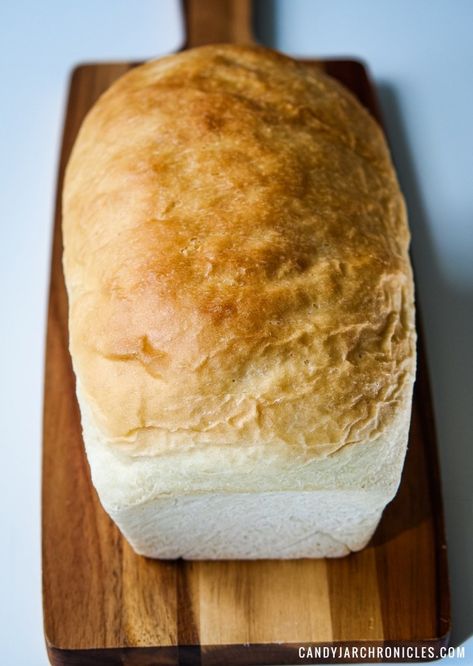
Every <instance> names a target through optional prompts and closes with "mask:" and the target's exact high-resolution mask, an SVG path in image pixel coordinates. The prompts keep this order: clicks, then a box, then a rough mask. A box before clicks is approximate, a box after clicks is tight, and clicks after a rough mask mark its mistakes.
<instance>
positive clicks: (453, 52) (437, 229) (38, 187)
mask: <svg viewBox="0 0 473 666" xmlns="http://www.w3.org/2000/svg"><path fill="white" fill-rule="evenodd" d="M264 4H266V2H265V3H264ZM137 6H139V12H137V10H136V8H137ZM270 9H271V7H268V6H267V7H266V11H267V12H269V11H270ZM275 14H276V16H275V19H276V20H275V21H273V24H274V26H275V28H277V30H275V38H276V42H275V43H276V45H278V46H279V47H280V48H282V49H286V50H288V51H289V52H292V53H300V54H303V53H305V54H307V55H333V54H339V55H340V54H350V55H357V56H361V57H363V58H365V59H366V60H367V61H368V62H369V64H370V66H371V68H372V71H373V73H374V75H375V77H376V80H377V82H378V83H380V84H382V85H383V88H382V90H383V105H384V107H385V116H386V119H387V125H388V129H389V132H390V136H391V138H392V140H393V144H394V153H395V157H396V160H397V163H398V166H399V170H400V176H401V180H402V184H403V186H404V190H405V192H406V194H407V197H408V201H409V205H410V210H411V224H412V229H413V237H414V258H415V263H416V269H417V281H418V286H419V291H420V301H421V303H422V306H423V310H424V320H425V325H426V329H427V331H426V332H427V339H428V348H429V357H430V365H431V372H432V376H433V383H434V394H435V402H436V412H437V423H438V430H439V440H440V449H441V458H442V461H441V462H442V473H443V479H444V494H445V505H446V513H447V526H448V538H449V548H450V553H449V555H450V570H451V578H452V593H453V604H454V636H453V640H454V643H459V642H462V641H464V640H465V639H466V638H467V637H469V636H470V635H471V633H472V630H473V626H472V625H473V564H472V562H473V530H472V529H471V528H472V518H473V506H472V493H473V483H472V478H473V469H472V467H473V446H472V435H471V433H472V430H473V429H472V413H473V409H472V407H473V405H472V392H473V391H472V385H473V372H472V352H471V346H472V340H473V307H472V301H473V259H472V257H473V238H472V234H473V220H472V214H473V210H472V209H473V202H472V195H471V193H472V190H473V188H472V173H473V162H472V160H473V157H472V156H473V146H472V131H471V118H472V117H473V86H472V84H471V71H472V64H473V41H472V40H471V34H470V33H471V25H472V21H473V3H472V2H471V1H470V0H456V1H455V2H451V0H416V2H412V1H409V0H356V1H355V0H280V2H278V3H277V5H276V12H275ZM266 16H267V18H266V20H265V22H266V24H267V25H268V24H269V19H268V17H269V16H270V14H269V13H267V15H266ZM180 39H181V28H180V23H179V20H178V16H177V0H169V1H168V0H140V2H139V3H137V2H134V1H133V0H100V2H96V1H94V0H82V1H81V2H64V1H63V0H43V1H42V2H37V1H35V0H16V1H14V0H10V1H8V0H5V1H4V2H2V3H0V50H1V54H0V55H1V58H0V71H1V75H2V92H3V95H2V102H1V105H0V109H1V111H0V113H1V123H0V137H1V141H0V160H1V162H0V189H1V196H0V201H1V204H0V205H1V218H0V219H1V233H2V237H1V241H0V251H1V257H0V271H1V273H0V285H1V287H0V289H1V298H2V315H3V320H2V323H3V325H2V327H1V332H0V335H1V345H0V348H1V368H2V385H1V389H0V391H1V400H0V405H1V407H0V409H1V412H2V413H1V420H0V423H2V436H1V439H0V441H1V445H0V446H1V447H2V462H3V470H4V476H3V478H2V485H1V487H0V493H1V498H0V501H1V506H2V507H3V511H2V513H1V516H0V534H1V539H2V544H1V546H2V547H1V548H0V571H2V573H5V572H7V576H6V577H5V578H3V579H2V580H1V583H0V584H1V587H0V590H1V592H0V645H1V646H2V657H3V662H2V663H4V664H8V665H9V666H10V665H11V666H22V665H25V666H37V665H39V666H41V665H42V664H47V658H46V655H45V650H44V647H43V637H42V619H41V596H40V545H39V516H40V504H39V488H40V476H39V473H40V445H41V406H42V383H43V377H42V363H43V348H44V330H45V312H46V309H45V308H46V293H47V284H48V269H49V249H50V240H51V239H50V231H51V221H52V214H53V197H54V188H55V179H56V165H57V156H58V150H59V141H60V133H61V127H62V119H63V105H64V102H65V95H66V90H67V79H68V73H69V71H70V69H71V67H72V66H73V65H74V64H76V63H77V62H80V61H84V60H89V61H94V60H111V59H122V60H127V59H132V60H136V59H140V58H144V57H151V56H152V55H157V54H160V53H164V52H166V51H169V50H172V49H173V48H175V47H177V45H178V44H179V42H180ZM388 86H389V89H388ZM6 507H11V508H12V513H9V512H8V511H7V510H6ZM300 663H302V661H301V662H300ZM449 663H451V664H453V663H455V662H454V661H453V660H451V661H450V662H449ZM459 663H463V664H465V663H473V643H472V641H471V640H470V641H469V642H468V644H467V656H466V659H465V660H464V661H463V662H459Z"/></svg>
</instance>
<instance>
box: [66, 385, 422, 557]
mask: <svg viewBox="0 0 473 666" xmlns="http://www.w3.org/2000/svg"><path fill="white" fill-rule="evenodd" d="M78 397H79V402H80V406H81V412H82V426H83V432H84V442H85V445H86V450H87V456H88V459H89V463H90V468H91V472H92V480H93V482H94V485H95V487H96V489H97V491H98V494H99V497H100V500H101V502H102V505H103V506H104V508H105V510H106V511H107V512H108V514H109V515H110V516H111V518H112V519H113V520H114V521H115V523H116V524H117V525H118V527H119V528H120V530H121V531H122V533H123V535H124V536H125V537H126V539H127V540H128V541H129V543H130V544H131V545H132V547H133V548H134V549H135V550H136V552H137V553H140V554H142V555H146V556H148V557H153V558H162V559H174V558H178V557H183V558H186V559H292V558H302V557H311V558H313V557H341V556H343V555H347V554H348V553H350V552H351V551H357V550H360V549H361V548H363V547H364V546H365V545H366V544H367V542H368V541H369V539H370V538H371V536H372V534H373V532H374V530H375V529H376V526H377V524H378V522H379V520H380V517H381V514H382V512H383V509H384V508H385V506H386V504H387V503H388V502H390V500H391V499H392V498H393V497H394V495H395V493H396V490H397V488H398V485H399V481H400V478H401V471H402V466H403V462H404V456H405V452H406V445H407V437H408V431H409V417H410V413H409V411H408V410H407V409H406V410H403V411H402V412H401V413H400V414H399V418H398V420H397V421H396V422H395V423H394V424H393V427H392V428H391V429H390V430H389V431H388V432H386V433H383V434H381V435H380V436H379V437H378V438H377V439H375V440H372V441H367V442H365V443H363V444H362V445H357V446H353V447H349V446H346V447H344V448H343V449H342V450H341V451H339V452H337V453H336V454H335V455H332V456H328V457H326V458H325V459H321V460H311V461H309V462H306V461H302V462H301V461H299V462H298V461H297V460H296V459H295V458H294V457H290V458H289V460H288V462H286V466H285V467H283V468H282V467H281V465H282V463H281V460H280V458H278V457H277V454H272V453H271V451H266V452H265V455H264V456H261V455H260V454H259V453H258V450H257V449H254V450H253V453H251V452H249V450H248V451H247V450H246V449H244V448H241V449H240V450H239V451H237V452H234V451H233V450H232V448H231V447H219V448H215V449H213V450H212V451H206V450H203V451H198V450H194V451H180V450H179V449H177V450H175V451H173V452H172V451H171V452H169V453H168V454H167V455H163V456H154V457H149V456H137V457H136V456H131V455H129V454H127V453H126V452H124V451H121V450H120V446H119V445H114V444H112V443H110V442H109V441H108V440H107V439H106V438H104V437H103V435H102V434H101V433H100V431H99V430H98V429H97V428H96V427H95V425H94V422H93V419H92V418H91V414H90V410H89V407H88V404H87V402H86V401H85V400H84V399H83V397H82V394H81V391H80V387H79V386H78ZM251 455H253V456H254V457H253V458H251V457H250V456H251ZM275 470H276V471H275ZM268 483H272V487H269V488H268V487H267V484H268ZM231 484H233V488H232V487H231ZM264 484H266V487H262V488H261V489H259V488H258V489H257V490H255V487H258V486H264ZM309 484H310V486H312V487H307V486H308V485H309ZM235 485H236V486H237V487H236V488H235ZM245 485H246V487H249V488H251V489H252V490H251V491H248V490H246V488H245ZM304 485H305V486H306V487H305V488H304V487H301V486H304ZM284 486H285V487H284ZM275 487H277V490H274V488H275ZM243 488H245V489H243Z"/></svg>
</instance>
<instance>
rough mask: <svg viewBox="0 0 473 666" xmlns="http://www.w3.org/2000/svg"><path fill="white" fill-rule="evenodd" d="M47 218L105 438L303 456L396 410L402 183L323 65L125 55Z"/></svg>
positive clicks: (404, 257) (402, 320)
mask: <svg viewBox="0 0 473 666" xmlns="http://www.w3.org/2000/svg"><path fill="white" fill-rule="evenodd" d="M63 233H64V271H65V277H66V284H67V289H68V294H69V332H70V349H71V355H72V359H73V364H74V370H75V372H76V375H77V377H78V380H79V382H80V387H81V393H82V396H83V400H84V401H86V402H87V405H88V407H89V408H90V412H91V418H92V420H93V422H94V427H95V428H97V430H98V431H99V432H100V433H101V436H102V438H103V443H104V446H111V447H113V448H114V450H116V451H119V452H120V454H121V453H124V454H126V455H130V456H132V457H137V456H138V457H140V456H161V455H164V454H167V453H169V452H172V451H178V452H182V451H183V450H187V449H188V450H189V451H191V450H193V451H196V450H202V451H205V447H209V450H211V451H215V448H216V447H219V446H222V447H226V448H227V447H231V448H232V450H235V451H238V450H239V449H246V448H248V447H250V448H251V450H252V451H254V450H255V447H256V448H257V447H259V446H260V447H262V448H264V449H265V450H269V449H270V448H271V447H274V450H277V451H278V452H281V451H284V456H285V457H287V456H292V455H294V456H297V459H298V461H300V460H301V457H302V458H303V459H306V460H308V459H315V458H325V457H327V456H329V455H332V454H334V453H335V452H337V451H338V450H339V449H341V448H342V447H344V446H347V445H350V446H355V445H356V446H363V445H364V444H366V443H367V442H372V441H374V440H376V439H377V438H379V437H380V436H381V435H382V434H383V433H386V432H388V431H389V428H390V427H393V424H395V423H398V422H399V418H400V415H402V414H404V415H405V414H407V413H408V412H409V410H410V402H411V394H412V385H413V381H414V373H415V330H414V305H413V282H412V272H411V267H410V262H409V257H408V245H409V231H408V226H407V221H406V211H405V206H404V202H403V198H402V195H401V192H400V189H399V185H398V182H397V179H396V176H395V172H394V169H393V166H392V163H391V160H390V156H389V151H388V149H387V146H386V142H385V140H384V137H383V134H382V132H381V130H380V128H379V127H378V125H377V124H376V122H375V121H374V120H373V119H372V118H371V116H370V115H369V114H368V112H367V111H366V110H365V109H364V108H362V106H361V105H360V104H359V103H358V102H357V101H356V100H355V99H354V98H353V97H352V96H351V94H350V93H348V92H347V91H346V90H345V89H344V88H343V87H342V86H340V85H339V84H338V83H337V82H335V81H334V80H332V79H331V78H329V77H328V76H326V75H324V74H323V73H322V72H318V71H315V70H314V68H308V67H306V66H304V65H302V64H299V63H297V62H295V61H293V60H292V59H290V58H286V57H284V56H282V55H279V54H276V53H274V52H270V51H268V50H266V49H256V48H249V47H236V46H228V45H220V46H207V47H202V48H199V49H194V50H191V51H186V52H183V53H180V54H177V55H172V56H169V57H167V58H163V59H160V60H157V61H152V62H149V63H147V64H145V65H143V66H140V67H137V68H135V69H133V70H132V71H131V72H129V73H128V74H127V75H125V76H124V77H122V78H121V79H120V80H119V81H117V82H116V83H115V84H114V85H113V86H112V87H111V88H110V89H109V90H108V91H107V92H106V93H105V94H104V95H103V96H102V97H101V98H100V99H99V101H98V102H97V103H96V105H95V106H94V107H93V109H92V110H91V112H90V113H89V114H88V116H87V118H86V119H85V121H84V123H83V125H82V128H81V130H80V133H79V136H78V139H77V141H76V143H75V146H74V149H73V152H72V155H71V159H70V161H69V164H68V167H67V171H66V178H65V187H64V198H63ZM404 421H405V419H404ZM406 437H407V432H406Z"/></svg>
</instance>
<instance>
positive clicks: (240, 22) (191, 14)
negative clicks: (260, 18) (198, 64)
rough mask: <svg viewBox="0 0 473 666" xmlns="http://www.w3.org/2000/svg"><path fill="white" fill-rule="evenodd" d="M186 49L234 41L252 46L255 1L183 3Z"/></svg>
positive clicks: (191, 1)
mask: <svg viewBox="0 0 473 666" xmlns="http://www.w3.org/2000/svg"><path fill="white" fill-rule="evenodd" d="M183 11H184V17H185V28H186V42H185V48H188V49H189V48H192V47H194V46H202V45H203V44H215V43H222V42H231V43H233V44H251V43H253V42H254V38H253V34H252V0H183Z"/></svg>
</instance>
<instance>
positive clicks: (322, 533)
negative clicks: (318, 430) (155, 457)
mask: <svg viewBox="0 0 473 666" xmlns="http://www.w3.org/2000/svg"><path fill="white" fill-rule="evenodd" d="M356 495H358V497H357V496H356ZM365 495H366V493H365ZM367 499H368V498H367V497H366V496H365V497H363V495H362V494H361V493H344V497H341V494H340V493H339V492H328V491H321V492H268V493H261V494H253V493H252V494H244V493H238V494H221V495H213V496H209V495H203V496H200V495H193V496H184V497H173V498H159V499H155V500H152V501H150V502H147V503H145V504H142V505H140V506H135V507H131V508H129V509H125V510H120V511H112V512H111V517H112V518H113V520H114V521H115V522H116V523H117V524H118V526H119V527H120V529H121V530H122V532H123V534H124V535H125V537H126V538H127V539H128V541H129V542H130V543H131V545H132V546H133V548H134V549H135V550H136V552H137V553H140V554H141V555H146V556H148V557H155V558H162V559H174V558H177V557H183V558H185V559H191V560H201V559H274V558H277V559H287V558H300V557H341V556H343V555H347V554H348V553H350V552H351V551H356V550H360V549H361V548H363V547H364V546H365V545H366V543H367V542H368V541H369V539H370V538H371V536H372V534H373V532H374V530H375V528H376V526H377V524H378V521H379V518H380V515H381V510H380V509H377V510H375V511H373V508H372V504H371V506H370V507H368V506H367V505H368V501H367ZM334 507H336V510H334Z"/></svg>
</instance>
